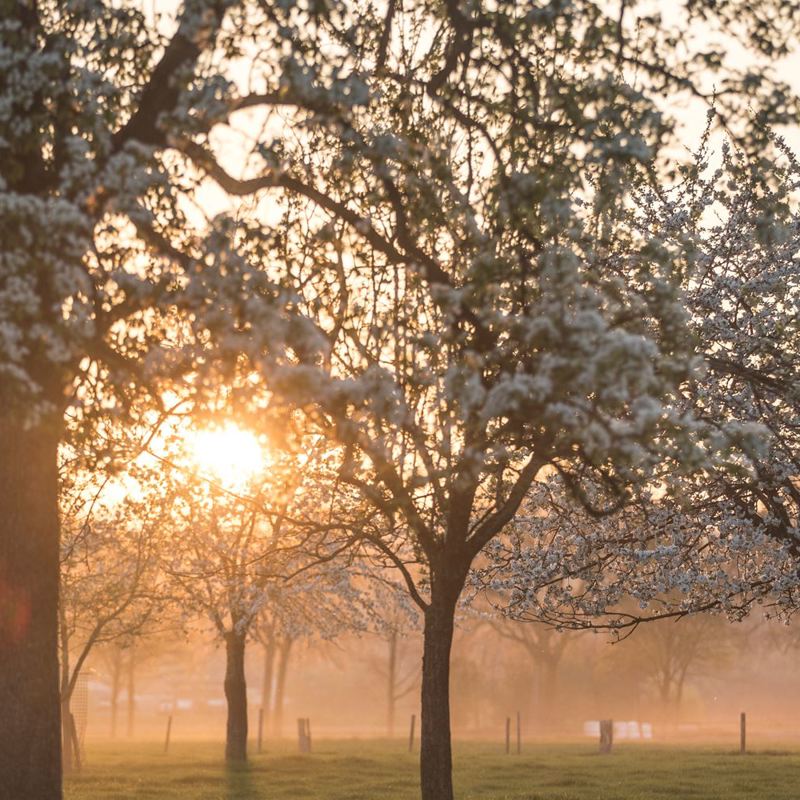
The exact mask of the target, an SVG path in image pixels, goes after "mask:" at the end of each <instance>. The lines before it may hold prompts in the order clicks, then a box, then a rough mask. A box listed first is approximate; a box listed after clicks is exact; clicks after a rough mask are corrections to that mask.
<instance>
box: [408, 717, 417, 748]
mask: <svg viewBox="0 0 800 800" xmlns="http://www.w3.org/2000/svg"><path fill="white" fill-rule="evenodd" d="M416 722H417V715H416V714H412V715H411V733H409V734H408V752H409V753H413V752H414V725H415V724H416Z"/></svg>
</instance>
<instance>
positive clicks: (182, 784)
mask: <svg viewBox="0 0 800 800" xmlns="http://www.w3.org/2000/svg"><path fill="white" fill-rule="evenodd" d="M283 747H284V750H285V752H276V753H273V754H266V755H254V756H252V757H251V761H250V764H249V766H248V767H247V768H246V769H240V770H232V771H227V770H226V769H225V767H224V764H223V763H222V761H221V751H222V748H221V745H219V744H213V745H212V744H208V743H194V744H189V743H186V742H184V743H178V744H175V745H174V746H173V747H172V748H171V750H170V753H169V754H168V755H164V753H163V752H162V751H161V748H160V746H159V745H157V744H134V745H126V746H121V745H111V744H92V745H90V747H89V752H88V759H89V764H88V765H87V766H86V767H85V768H84V771H83V772H82V773H81V774H80V775H78V776H73V777H71V778H69V779H68V780H67V784H66V800H115V799H116V798H136V800H179V799H180V800H417V798H418V786H419V784H418V779H417V759H416V756H412V755H409V754H408V753H406V752H403V749H404V748H403V744H402V742H400V741H397V742H389V741H383V742H365V741H360V740H337V741H334V740H329V741H325V740H322V741H320V742H318V743H316V744H315V752H314V753H313V754H312V755H310V756H309V755H296V754H294V753H291V752H289V750H288V745H284V746H283ZM454 757H455V783H456V796H457V798H458V800H685V799H687V800H688V799H689V798H692V800H796V798H800V752H798V751H797V750H795V751H794V752H779V751H766V752H762V753H759V752H755V753H752V754H748V755H746V756H740V755H738V754H734V753H733V752H731V751H726V750H725V749H724V747H718V748H714V747H711V746H708V745H704V746H696V747H692V748H691V749H690V748H685V749H679V748H674V747H667V746H661V745H655V744H628V745H624V744H623V745H619V746H617V747H616V748H615V752H614V753H612V754H611V755H608V756H601V755H599V754H597V752H596V748H595V747H594V746H593V745H591V744H588V743H587V744H559V745H535V744H534V745H530V746H529V747H528V748H527V752H525V753H523V755H521V756H506V755H503V754H502V753H500V752H498V748H497V746H496V745H488V744H481V743H474V742H466V743H459V744H457V745H456V748H455V755H454Z"/></svg>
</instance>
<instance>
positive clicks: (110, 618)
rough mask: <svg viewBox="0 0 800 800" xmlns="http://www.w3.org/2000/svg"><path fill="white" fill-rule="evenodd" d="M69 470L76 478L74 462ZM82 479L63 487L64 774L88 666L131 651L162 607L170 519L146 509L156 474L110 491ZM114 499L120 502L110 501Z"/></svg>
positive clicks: (120, 481) (132, 477) (120, 482)
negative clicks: (76, 696)
mask: <svg viewBox="0 0 800 800" xmlns="http://www.w3.org/2000/svg"><path fill="white" fill-rule="evenodd" d="M67 466H68V467H69V468H70V469H72V470H74V469H75V467H76V464H75V461H69V462H67V464H66V465H65V467H64V468H65V469H66V468H67ZM82 477H83V480H81V477H80V476H76V475H74V474H73V475H72V476H71V479H69V480H62V524H61V530H62V538H61V547H62V556H61V569H60V572H61V581H60V583H61V585H60V602H59V615H58V620H59V645H60V670H61V675H60V696H61V709H62V712H61V718H62V730H63V748H64V750H63V760H64V767H65V769H70V768H71V767H72V765H73V739H72V728H71V721H70V717H71V714H70V700H71V698H72V695H73V693H74V691H75V686H76V684H77V682H78V678H79V676H80V674H81V670H82V669H84V667H85V665H86V661H87V659H88V658H89V657H90V655H91V654H92V652H93V650H94V649H95V648H96V647H97V646H98V645H104V644H109V643H115V644H117V645H120V644H123V643H124V644H125V645H130V642H131V640H132V639H134V638H135V637H136V636H138V635H140V634H141V633H142V630H143V628H145V626H147V624H148V623H149V622H151V621H152V620H153V618H154V617H157V616H159V612H160V610H161V609H162V607H163V595H162V591H161V587H160V575H159V569H158V564H159V555H158V554H159V551H160V549H161V548H162V546H163V540H162V538H161V535H162V526H163V525H164V524H165V521H166V514H165V512H164V509H163V507H162V506H160V505H158V504H156V505H152V504H150V503H149V502H147V496H148V494H147V490H146V488H145V484H146V482H147V481H148V480H152V479H153V475H152V473H150V474H148V473H147V472H146V471H144V470H134V471H133V472H130V473H128V474H126V475H125V476H122V477H120V476H118V477H117V478H115V479H114V480H113V481H112V482H111V483H109V482H108V481H107V480H100V482H99V483H98V479H97V478H98V476H96V475H91V476H87V475H86V473H85V472H84V474H83V476H82ZM100 477H101V478H102V475H101V476H100ZM67 487H70V490H67ZM114 494H116V495H117V498H116V499H113V497H108V495H114Z"/></svg>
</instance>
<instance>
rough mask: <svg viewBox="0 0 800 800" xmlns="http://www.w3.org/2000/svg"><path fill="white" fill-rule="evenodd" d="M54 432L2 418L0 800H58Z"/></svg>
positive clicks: (59, 758) (56, 498) (59, 784)
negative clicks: (8, 799)
mask: <svg viewBox="0 0 800 800" xmlns="http://www.w3.org/2000/svg"><path fill="white" fill-rule="evenodd" d="M57 454H58V432H57V431H54V430H48V429H47V427H46V426H44V425H39V426H37V427H33V428H31V429H27V430H26V429H25V427H24V425H23V423H22V421H20V420H19V419H15V418H11V419H9V418H6V419H0V797H8V798H14V800H60V798H61V730H60V727H61V725H60V712H59V708H60V706H59V671H58V570H59V528H58V475H57Z"/></svg>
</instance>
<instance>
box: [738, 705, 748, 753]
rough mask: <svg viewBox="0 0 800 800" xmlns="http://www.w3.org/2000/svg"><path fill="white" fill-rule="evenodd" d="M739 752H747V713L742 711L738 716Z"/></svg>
mask: <svg viewBox="0 0 800 800" xmlns="http://www.w3.org/2000/svg"><path fill="white" fill-rule="evenodd" d="M739 752H740V753H741V754H742V755H744V754H745V753H746V752H747V714H745V713H744V711H742V713H741V714H740V716H739Z"/></svg>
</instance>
